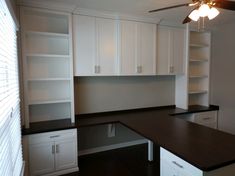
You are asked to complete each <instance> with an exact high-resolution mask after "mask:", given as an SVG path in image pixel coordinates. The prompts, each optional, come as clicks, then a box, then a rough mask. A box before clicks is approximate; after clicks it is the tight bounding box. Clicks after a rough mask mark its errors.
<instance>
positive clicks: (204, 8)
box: [198, 4, 210, 17]
mask: <svg viewBox="0 0 235 176" xmlns="http://www.w3.org/2000/svg"><path fill="white" fill-rule="evenodd" d="M198 10H199V15H200V17H206V16H208V13H209V11H210V7H209V6H208V5H207V4H202V5H201V6H200V7H199V9H198Z"/></svg>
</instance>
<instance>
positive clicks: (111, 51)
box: [73, 15, 117, 76]
mask: <svg viewBox="0 0 235 176" xmlns="http://www.w3.org/2000/svg"><path fill="white" fill-rule="evenodd" d="M73 25H74V26H73V28H74V58H75V59H74V60H75V76H94V75H97V76H99V75H102V76H110V75H115V74H116V72H117V69H116V66H117V21H116V20H112V19H104V18H96V17H89V16H82V15H74V16H73Z"/></svg>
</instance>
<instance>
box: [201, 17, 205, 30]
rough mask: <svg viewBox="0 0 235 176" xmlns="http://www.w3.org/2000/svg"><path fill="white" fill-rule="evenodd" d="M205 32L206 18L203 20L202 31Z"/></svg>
mask: <svg viewBox="0 0 235 176" xmlns="http://www.w3.org/2000/svg"><path fill="white" fill-rule="evenodd" d="M204 30H205V17H203V18H202V31H204Z"/></svg>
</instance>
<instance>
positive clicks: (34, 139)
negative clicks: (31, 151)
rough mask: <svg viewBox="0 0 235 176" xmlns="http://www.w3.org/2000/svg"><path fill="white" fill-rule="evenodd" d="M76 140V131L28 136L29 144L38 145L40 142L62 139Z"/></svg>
mask: <svg viewBox="0 0 235 176" xmlns="http://www.w3.org/2000/svg"><path fill="white" fill-rule="evenodd" d="M69 138H77V129H69V130H61V131H53V132H47V133H39V134H32V135H29V137H28V140H29V144H38V143H41V142H50V141H57V140H62V139H69Z"/></svg>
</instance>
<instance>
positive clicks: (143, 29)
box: [119, 20, 156, 75]
mask: <svg viewBox="0 0 235 176" xmlns="http://www.w3.org/2000/svg"><path fill="white" fill-rule="evenodd" d="M119 48H120V51H119V53H120V55H119V57H120V60H119V69H120V70H119V71H120V75H155V74H156V24H150V23H141V22H134V21H124V20H122V21H120V41H119Z"/></svg>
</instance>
